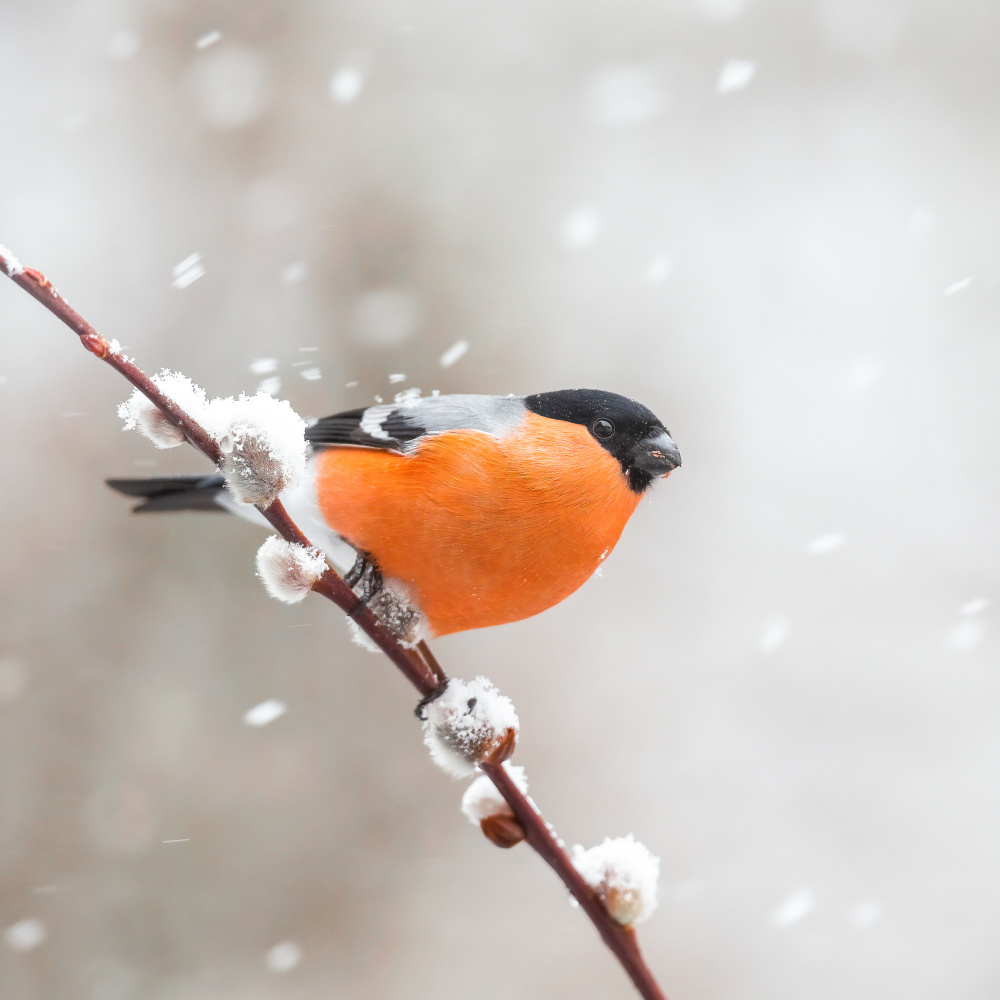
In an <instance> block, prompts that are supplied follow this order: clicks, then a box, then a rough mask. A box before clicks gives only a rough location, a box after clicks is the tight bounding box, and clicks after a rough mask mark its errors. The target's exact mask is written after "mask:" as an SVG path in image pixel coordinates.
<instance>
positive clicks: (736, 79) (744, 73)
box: [715, 59, 757, 94]
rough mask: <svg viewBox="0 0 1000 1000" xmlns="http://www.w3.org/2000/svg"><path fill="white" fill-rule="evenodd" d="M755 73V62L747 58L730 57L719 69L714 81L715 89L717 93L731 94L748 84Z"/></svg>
mask: <svg viewBox="0 0 1000 1000" xmlns="http://www.w3.org/2000/svg"><path fill="white" fill-rule="evenodd" d="M756 75H757V64H756V63H754V62H751V61H750V60H749V59H730V60H729V62H727V63H726V64H725V66H723V67H722V69H721V70H719V76H718V78H717V79H716V81H715V91H716V93H718V94H732V93H735V92H736V91H737V90H743V89H744V88H746V87H747V86H749V84H750V81H751V80H752V79H753V78H754V77H755V76H756Z"/></svg>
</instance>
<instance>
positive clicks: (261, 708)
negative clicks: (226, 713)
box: [243, 698, 287, 727]
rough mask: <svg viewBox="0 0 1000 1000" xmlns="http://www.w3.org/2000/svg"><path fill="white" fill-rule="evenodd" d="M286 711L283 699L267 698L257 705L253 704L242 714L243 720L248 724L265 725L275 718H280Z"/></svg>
mask: <svg viewBox="0 0 1000 1000" xmlns="http://www.w3.org/2000/svg"><path fill="white" fill-rule="evenodd" d="M286 711H287V706H286V705H285V703H284V702H283V701H277V700H276V699H275V698H268V700H267V701H262V702H261V703H260V704H259V705H254V707H253V708H251V709H250V710H249V711H248V712H247V713H246V714H245V715H244V716H243V721H244V722H245V723H246V724H247V725H248V726H256V727H260V726H266V725H268V724H269V723H271V722H274V720H275V719H280V718H281V717H282V716H283V715H284V714H285V712H286Z"/></svg>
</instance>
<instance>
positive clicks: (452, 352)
mask: <svg viewBox="0 0 1000 1000" xmlns="http://www.w3.org/2000/svg"><path fill="white" fill-rule="evenodd" d="M468 349H469V342H468V341H467V340H456V341H455V343H454V344H452V345H451V347H449V348H448V350H447V351H445V352H444V354H442V355H441V357H440V358H439V359H438V363H439V364H440V365H441V367H442V368H450V367H451V366H452V365H453V364H454V363H455V362H456V361H458V360H459V358H463V357H465V352H466V351H468Z"/></svg>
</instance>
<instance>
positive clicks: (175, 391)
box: [118, 370, 208, 448]
mask: <svg viewBox="0 0 1000 1000" xmlns="http://www.w3.org/2000/svg"><path fill="white" fill-rule="evenodd" d="M150 381H151V382H152V383H153V385H155V386H156V387H157V388H158V389H159V390H160V392H162V393H163V395H164V396H167V397H168V398H169V399H172V400H173V401H174V402H175V403H176V404H177V405H178V406H179V407H180V408H181V409H182V410H183V411H184V412H185V413H187V414H188V416H190V417H192V418H193V419H194V420H195V421H197V422H198V423H204V422H205V416H206V411H207V407H208V401H207V400H206V398H205V390H204V389H202V388H199V387H198V386H196V385H195V384H194V383H193V382H192V381H191V379H189V378H187V377H186V376H184V375H181V374H180V372H172V371H167V370H164V371H162V372H160V373H159V374H158V375H154V376H153V377H152V378H151V379H150ZM118 416H119V417H121V418H122V420H124V421H125V428H124V429H125V430H127V431H130V430H133V429H135V430H138V431H139V433H141V434H142V435H143V436H144V437H147V438H148V439H149V440H150V441H152V442H153V444H155V445H156V447H157V448H176V447H177V446H178V445H179V444H183V443H184V432H183V431H182V430H181V429H180V428H179V427H178V426H177V425H176V424H174V422H173V421H172V420H171V419H170V418H169V417H168V416H167V415H166V414H165V413H164V412H163V411H162V410H161V409H160V408H159V407H158V406H156V405H155V404H154V403H152V402H150V401H149V400H148V399H147V398H146V397H145V396H144V395H143V394H142V393H141V392H139V390H138V389H136V390H135V391H134V392H133V393H132V395H131V396H129V398H128V399H127V400H125V402H124V403H121V404H119V406H118Z"/></svg>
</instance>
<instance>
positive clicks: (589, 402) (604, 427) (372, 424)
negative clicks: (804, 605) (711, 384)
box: [107, 389, 681, 636]
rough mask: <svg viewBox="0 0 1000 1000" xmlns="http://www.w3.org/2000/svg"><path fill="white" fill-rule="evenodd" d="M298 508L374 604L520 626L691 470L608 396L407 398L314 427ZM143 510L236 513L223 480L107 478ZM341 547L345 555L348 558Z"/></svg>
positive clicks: (456, 625)
mask: <svg viewBox="0 0 1000 1000" xmlns="http://www.w3.org/2000/svg"><path fill="white" fill-rule="evenodd" d="M305 437H306V441H307V442H308V446H309V449H310V459H309V463H308V466H307V475H306V477H305V479H304V481H303V484H302V485H301V486H300V487H298V488H297V489H296V490H295V491H287V492H286V494H282V497H281V499H282V502H283V503H284V504H285V507H286V508H287V509H288V512H289V514H290V515H291V516H292V517H293V519H295V520H296V521H297V523H299V525H300V527H302V528H303V529H304V530H305V532H306V534H307V535H309V536H310V537H311V538H312V539H313V540H314V541H315V542H317V543H318V544H319V545H320V547H321V548H323V549H324V550H325V551H326V552H327V553H328V554H329V555H330V556H331V558H332V559H333V560H334V562H335V563H337V562H339V563H341V564H343V565H345V566H346V565H350V563H349V560H346V559H345V551H346V552H348V553H350V552H351V550H353V554H354V561H353V565H351V568H350V571H349V572H347V573H345V580H346V581H347V582H348V583H349V584H350V585H351V586H358V585H359V584H360V586H361V588H362V599H363V600H364V601H366V602H367V601H368V600H370V599H371V598H372V596H373V595H374V594H376V593H378V591H379V590H380V588H381V587H382V585H383V581H385V582H387V583H391V584H392V585H393V586H394V587H396V588H399V589H400V590H401V591H402V592H403V593H405V594H406V595H407V600H408V601H409V602H410V603H412V605H413V606H414V607H415V608H416V609H418V610H419V612H420V613H421V614H422V616H423V619H424V620H425V624H426V634H427V635H428V636H441V635H448V634H450V633H454V632H462V631H466V630H469V629H478V628H485V627H488V626H492V625H502V624H506V623H509V622H515V621H520V620H522V619H525V618H529V617H531V616H533V615H536V614H539V613H540V612H542V611H545V610H546V609H548V608H550V607H552V606H553V605H555V604H558V603H559V602H560V601H562V600H563V599H565V598H566V597H568V596H569V595H570V594H572V593H573V592H574V591H575V590H577V589H578V588H579V587H580V586H581V585H582V584H583V583H584V582H586V580H588V579H589V578H590V576H591V575H592V574H593V573H594V571H595V570H596V569H597V568H598V567H599V566H600V565H601V563H602V562H603V561H604V560H605V559H606V558H607V556H608V554H609V553H610V552H611V550H612V549H613V548H614V546H615V545H616V543H617V542H618V539H619V537H620V536H621V533H622V530H623V529H624V527H625V524H626V522H627V521H628V519H629V518H630V517H631V516H632V514H633V513H634V511H635V509H636V507H637V506H638V504H639V501H640V500H641V499H642V497H643V496H644V495H646V493H647V492H648V490H649V489H650V487H651V486H652V485H653V483H654V482H655V481H656V480H657V479H660V478H665V477H667V476H669V475H670V474H671V472H673V471H674V470H675V469H677V468H678V467H679V466H680V465H681V455H680V451H679V449H678V447H677V445H676V444H675V443H674V440H673V438H672V437H671V436H670V433H669V431H668V430H667V428H666V427H665V426H664V424H663V423H662V421H660V420H659V418H657V417H656V416H655V415H654V414H653V413H652V411H651V410H649V409H647V408H646V407H645V406H642V405H641V404H640V403H637V402H635V401H633V400H631V399H629V398H627V397H625V396H621V395H618V394H617V393H613V392H606V391H603V390H599V389H562V390H557V391H553V392H541V393H536V394H533V395H528V396H513V395H511V396H488V395H471V394H452V395H433V396H424V397H417V398H399V399H398V400H397V402H395V403H379V404H376V405H373V406H368V407H364V408H361V409H355V410H348V411H345V412H343V413H337V414H334V415H332V416H328V417H323V418H322V419H320V420H317V421H316V422H315V423H313V424H312V425H310V426H308V427H307V428H306V432H305ZM107 483H108V485H109V486H110V487H112V488H113V489H115V490H117V491H118V492H120V493H124V494H126V495H128V496H131V497H135V498H139V500H140V501H141V502H140V503H139V504H137V505H136V506H135V507H134V508H133V509H134V511H135V512H136V513H155V512H160V511H179V510H199V511H209V510H211V511H226V510H228V511H231V512H236V513H240V514H242V515H243V516H245V517H249V518H250V519H256V520H259V521H260V523H266V522H264V521H263V518H262V517H261V515H260V514H259V512H258V511H257V510H256V509H255V508H254V507H252V506H249V505H247V504H240V503H238V502H237V501H236V500H234V499H233V498H232V497H231V496H230V495H229V494H228V492H227V490H226V488H225V483H224V479H223V477H222V476H221V475H217V474H212V475H205V476H181V477H172V478H154V479H109V480H108V481H107ZM344 543H346V544H347V546H349V547H350V548H349V549H346V550H345V547H344Z"/></svg>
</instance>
